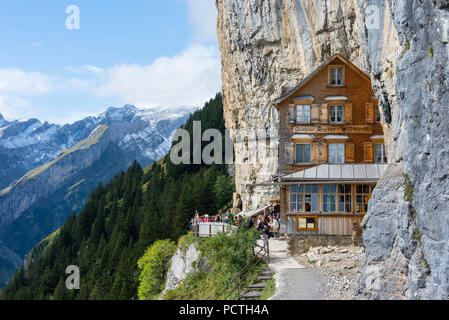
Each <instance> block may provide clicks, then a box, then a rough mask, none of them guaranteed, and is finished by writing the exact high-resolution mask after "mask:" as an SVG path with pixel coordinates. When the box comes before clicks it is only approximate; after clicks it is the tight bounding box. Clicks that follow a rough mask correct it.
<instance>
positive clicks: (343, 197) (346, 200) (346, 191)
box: [323, 184, 352, 213]
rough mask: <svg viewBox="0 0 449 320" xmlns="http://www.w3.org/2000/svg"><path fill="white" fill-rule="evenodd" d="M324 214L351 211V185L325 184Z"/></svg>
mask: <svg viewBox="0 0 449 320" xmlns="http://www.w3.org/2000/svg"><path fill="white" fill-rule="evenodd" d="M323 212H326V213H332V212H347V213H350V212H352V211H351V185H350V184H338V185H337V184H324V185H323Z"/></svg>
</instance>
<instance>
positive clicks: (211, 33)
mask: <svg viewBox="0 0 449 320" xmlns="http://www.w3.org/2000/svg"><path fill="white" fill-rule="evenodd" d="M187 5H188V10H189V11H188V18H189V22H190V23H191V24H192V25H193V27H194V28H195V36H194V40H195V41H197V42H210V41H214V42H216V41H217V31H216V28H217V27H216V24H217V22H216V21H217V8H216V7H215V1H212V0H187Z"/></svg>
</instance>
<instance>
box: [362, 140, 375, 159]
mask: <svg viewBox="0 0 449 320" xmlns="http://www.w3.org/2000/svg"><path fill="white" fill-rule="evenodd" d="M363 147H364V149H365V150H364V151H365V152H364V155H365V162H366V163H373V162H374V143H372V142H365V143H364V144H363Z"/></svg>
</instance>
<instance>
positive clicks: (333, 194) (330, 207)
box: [323, 184, 337, 212]
mask: <svg viewBox="0 0 449 320" xmlns="http://www.w3.org/2000/svg"><path fill="white" fill-rule="evenodd" d="M336 211H337V185H336V184H324V185H323V212H336Z"/></svg>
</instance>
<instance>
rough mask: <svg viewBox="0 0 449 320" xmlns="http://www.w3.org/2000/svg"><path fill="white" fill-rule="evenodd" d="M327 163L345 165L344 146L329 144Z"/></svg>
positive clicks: (342, 144)
mask: <svg viewBox="0 0 449 320" xmlns="http://www.w3.org/2000/svg"><path fill="white" fill-rule="evenodd" d="M329 162H330V163H345V144H344V143H331V144H329Z"/></svg>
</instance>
